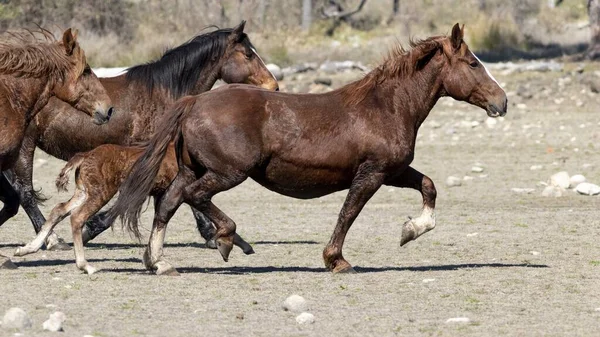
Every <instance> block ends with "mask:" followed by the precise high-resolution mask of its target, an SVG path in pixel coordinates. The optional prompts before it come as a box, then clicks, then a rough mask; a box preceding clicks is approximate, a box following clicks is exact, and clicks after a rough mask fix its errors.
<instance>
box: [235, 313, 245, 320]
mask: <svg viewBox="0 0 600 337" xmlns="http://www.w3.org/2000/svg"><path fill="white" fill-rule="evenodd" d="M235 319H239V320H240V321H241V320H243V319H244V314H242V313H240V314H237V315H235Z"/></svg>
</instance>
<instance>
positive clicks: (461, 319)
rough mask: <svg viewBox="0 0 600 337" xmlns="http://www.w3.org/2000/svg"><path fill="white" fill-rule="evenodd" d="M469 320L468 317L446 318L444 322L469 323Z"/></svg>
mask: <svg viewBox="0 0 600 337" xmlns="http://www.w3.org/2000/svg"><path fill="white" fill-rule="evenodd" d="M470 321H471V320H470V319H469V318H468V317H454V318H448V319H447V320H446V323H469V322H470Z"/></svg>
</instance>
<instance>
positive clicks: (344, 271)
mask: <svg viewBox="0 0 600 337" xmlns="http://www.w3.org/2000/svg"><path fill="white" fill-rule="evenodd" d="M333 273H334V274H356V270H354V268H352V266H346V267H344V268H341V269H339V270H336V269H334V270H333Z"/></svg>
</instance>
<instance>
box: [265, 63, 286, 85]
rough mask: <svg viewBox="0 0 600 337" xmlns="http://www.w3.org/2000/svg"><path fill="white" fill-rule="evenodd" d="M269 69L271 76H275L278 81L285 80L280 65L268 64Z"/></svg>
mask: <svg viewBox="0 0 600 337" xmlns="http://www.w3.org/2000/svg"><path fill="white" fill-rule="evenodd" d="M267 69H269V71H270V72H271V74H273V77H275V79H276V80H278V81H281V80H283V71H281V68H280V67H279V66H278V65H276V64H274V63H269V64H267Z"/></svg>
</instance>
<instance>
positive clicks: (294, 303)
mask: <svg viewBox="0 0 600 337" xmlns="http://www.w3.org/2000/svg"><path fill="white" fill-rule="evenodd" d="M282 307H283V310H285V311H295V312H302V311H306V310H308V303H306V300H305V299H304V297H302V296H300V295H292V296H290V297H288V298H286V299H285V301H284V302H283V305H282Z"/></svg>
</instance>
